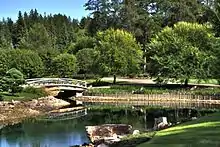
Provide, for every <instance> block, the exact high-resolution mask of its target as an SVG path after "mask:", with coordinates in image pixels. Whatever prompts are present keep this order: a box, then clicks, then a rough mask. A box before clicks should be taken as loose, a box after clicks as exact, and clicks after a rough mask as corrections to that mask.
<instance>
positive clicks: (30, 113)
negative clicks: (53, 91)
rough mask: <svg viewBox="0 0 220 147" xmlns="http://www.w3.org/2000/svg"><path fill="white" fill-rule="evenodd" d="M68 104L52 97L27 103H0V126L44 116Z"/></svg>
mask: <svg viewBox="0 0 220 147" xmlns="http://www.w3.org/2000/svg"><path fill="white" fill-rule="evenodd" d="M68 105H70V103H68V102H66V101H63V100H60V99H57V98H54V97H53V96H48V97H43V98H38V99H33V100H30V101H27V102H24V101H13V100H12V102H7V101H3V102H0V125H3V126H5V125H13V124H17V123H19V122H21V121H23V120H25V119H28V118H36V117H39V116H43V115H46V114H47V113H49V112H50V111H52V110H57V109H60V108H62V107H65V106H68Z"/></svg>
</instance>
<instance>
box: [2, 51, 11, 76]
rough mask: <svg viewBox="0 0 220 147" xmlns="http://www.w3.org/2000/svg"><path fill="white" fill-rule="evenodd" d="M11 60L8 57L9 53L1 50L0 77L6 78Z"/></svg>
mask: <svg viewBox="0 0 220 147" xmlns="http://www.w3.org/2000/svg"><path fill="white" fill-rule="evenodd" d="M9 64H10V62H9V59H8V55H7V51H6V50H3V49H0V76H4V75H5V74H6V71H8V69H9V68H10V67H9Z"/></svg>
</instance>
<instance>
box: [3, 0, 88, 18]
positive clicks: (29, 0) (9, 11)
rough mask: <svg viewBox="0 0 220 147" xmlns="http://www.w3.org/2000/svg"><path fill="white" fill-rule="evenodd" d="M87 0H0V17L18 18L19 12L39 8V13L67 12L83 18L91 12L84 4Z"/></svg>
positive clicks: (72, 15)
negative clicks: (86, 9)
mask: <svg viewBox="0 0 220 147" xmlns="http://www.w3.org/2000/svg"><path fill="white" fill-rule="evenodd" d="M86 2H87V0H0V19H1V18H3V17H5V18H7V17H10V18H12V20H16V19H17V16H18V12H19V11H21V12H22V13H23V12H24V11H26V12H30V10H31V9H35V8H36V9H37V11H38V13H40V14H42V15H43V14H44V12H46V14H58V13H61V14H66V15H67V16H70V17H71V18H76V19H81V18H82V17H83V16H87V15H88V14H89V12H87V11H85V8H84V7H83V5H84V4H85V3H86Z"/></svg>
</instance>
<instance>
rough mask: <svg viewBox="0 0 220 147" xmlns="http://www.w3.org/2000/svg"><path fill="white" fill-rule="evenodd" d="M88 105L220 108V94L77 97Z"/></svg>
mask: <svg viewBox="0 0 220 147" xmlns="http://www.w3.org/2000/svg"><path fill="white" fill-rule="evenodd" d="M76 100H79V101H82V102H84V103H85V104H87V105H91V104H99V105H123V106H125V105H127V106H131V105H132V106H160V107H172V108H173V107H175V108H176V107H178V108H220V96H219V95H195V94H172V93H168V94H94V95H90V96H83V97H79V98H76Z"/></svg>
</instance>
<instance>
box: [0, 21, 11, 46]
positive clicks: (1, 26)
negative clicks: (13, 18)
mask: <svg viewBox="0 0 220 147" xmlns="http://www.w3.org/2000/svg"><path fill="white" fill-rule="evenodd" d="M12 47H13V46H12V38H11V32H10V29H9V26H8V25H7V22H6V21H5V20H4V19H3V21H2V22H0V48H5V49H10V48H12Z"/></svg>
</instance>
